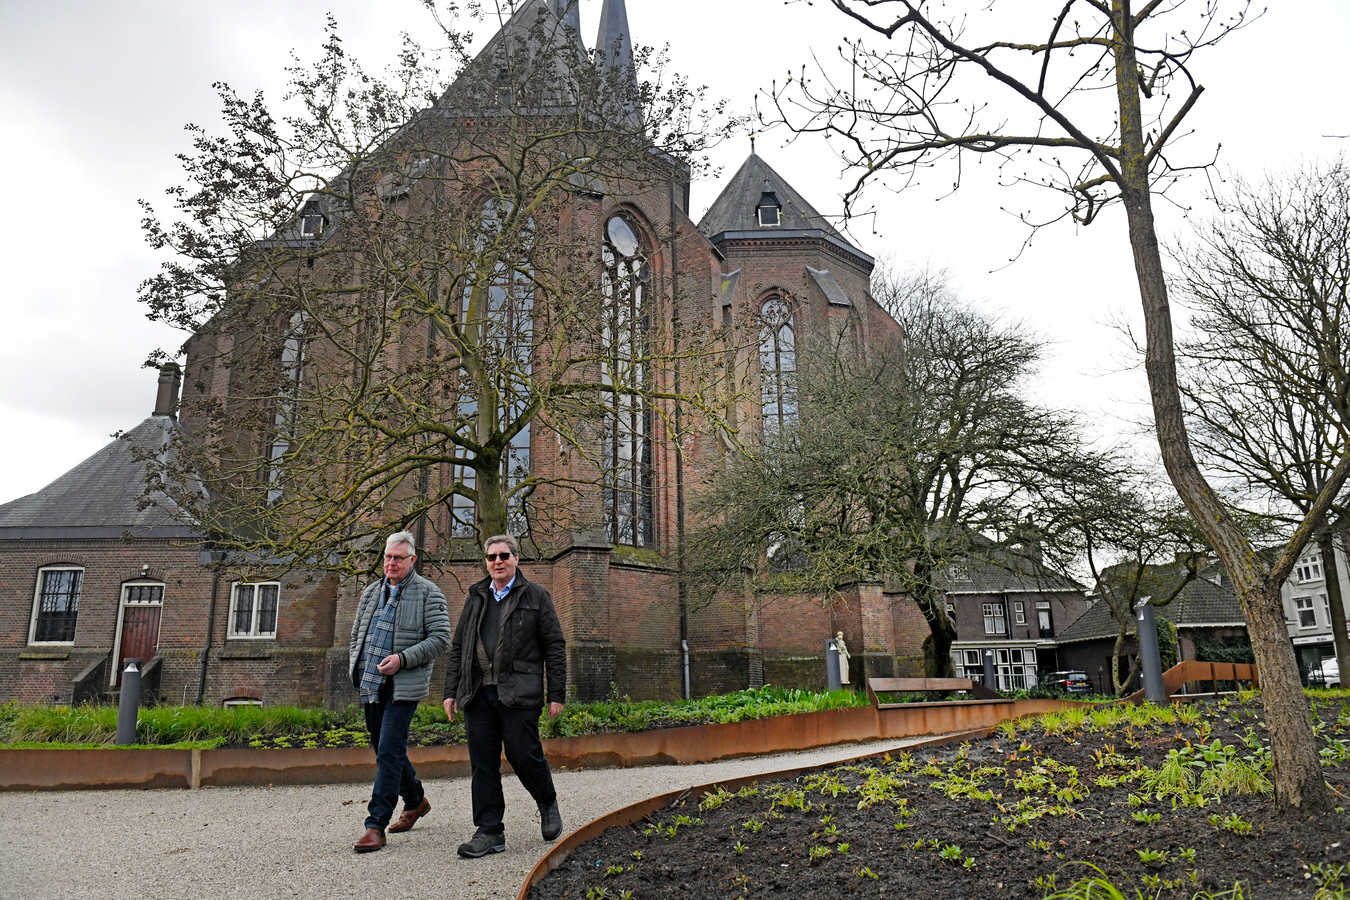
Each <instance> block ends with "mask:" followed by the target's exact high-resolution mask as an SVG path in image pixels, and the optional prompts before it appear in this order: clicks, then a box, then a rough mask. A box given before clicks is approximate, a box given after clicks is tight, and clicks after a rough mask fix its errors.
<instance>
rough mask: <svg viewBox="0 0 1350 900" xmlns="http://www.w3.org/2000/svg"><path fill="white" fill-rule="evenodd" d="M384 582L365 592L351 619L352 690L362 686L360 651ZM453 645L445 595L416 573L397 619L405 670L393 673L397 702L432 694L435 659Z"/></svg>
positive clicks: (411, 576) (404, 592) (396, 639)
mask: <svg viewBox="0 0 1350 900" xmlns="http://www.w3.org/2000/svg"><path fill="white" fill-rule="evenodd" d="M383 586H384V581H382V580H381V581H377V582H375V583H374V584H372V585H370V586H369V587H367V588H366V589H365V591H363V592H362V594H361V600H360V602H359V603H357V605H356V616H355V617H354V618H353V619H352V635H351V640H350V642H349V644H348V647H347V674H348V675H350V676H351V679H352V687H359V686H360V684H361V673H360V672H359V671H358V669H357V667H358V666H359V665H360V663H361V651H362V650H364V649H365V646H366V634H367V632H369V631H370V622H371V619H372V618H374V615H375V608H376V607H377V606H379V605H380V600H381V599H382V598H381V593H382V589H383ZM448 643H450V612H449V610H448V609H446V606H445V594H443V593H441V589H440V588H438V587H437V586H436V585H435V584H434V583H433V582H431V581H430V580H429V579H426V578H423V577H422V576H421V575H418V574H417V573H416V572H411V573H409V575H408V580H407V583H406V584H405V585H403V590H402V591H400V592H399V597H398V614H397V618H396V619H395V620H394V652H395V653H397V654H398V655H399V656H401V657H403V668H401V669H399V670H398V671H397V672H395V673H394V699H395V700H423V699H425V698H426V696H427V694H428V693H430V685H431V669H432V664H433V663H434V662H435V661H436V657H437V656H440V655H441V654H442V653H444V652H445V646H446V644H448Z"/></svg>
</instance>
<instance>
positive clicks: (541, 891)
mask: <svg viewBox="0 0 1350 900" xmlns="http://www.w3.org/2000/svg"><path fill="white" fill-rule="evenodd" d="M1309 698H1310V704H1311V708H1312V720H1313V725H1314V730H1315V734H1316V739H1317V741H1318V746H1319V749H1320V752H1321V759H1322V764H1323V769H1322V771H1323V772H1324V774H1325V776H1326V778H1327V782H1328V783H1329V785H1330V786H1331V788H1332V791H1333V792H1334V795H1335V796H1336V797H1337V798H1338V804H1340V805H1338V807H1337V808H1336V810H1335V811H1334V812H1333V813H1331V814H1328V815H1326V816H1323V817H1320V818H1317V819H1313V820H1299V819H1297V818H1287V817H1285V818H1282V817H1280V815H1279V814H1278V813H1277V812H1276V808H1275V805H1274V803H1273V800H1272V787H1271V782H1270V765H1271V762H1270V748H1269V737H1268V735H1267V733H1266V728H1265V724H1264V722H1263V721H1262V712H1261V707H1260V704H1259V701H1258V700H1257V699H1255V697H1254V695H1253V694H1252V693H1250V692H1248V693H1244V694H1239V695H1234V696H1231V697H1225V698H1221V699H1217V700H1212V701H1207V702H1197V703H1189V704H1177V705H1171V706H1157V705H1129V704H1119V705H1111V706H1105V705H1104V706H1099V707H1087V706H1084V707H1077V708H1074V709H1070V710H1066V711H1063V712H1059V713H1054V714H1048V715H1044V716H1040V717H1036V718H1033V719H1026V720H1021V721H1016V722H1012V721H1009V722H1005V723H1003V724H1002V725H1000V727H999V728H998V729H997V730H996V732H995V734H994V735H993V736H991V737H989V738H986V739H983V740H978V741H972V742H969V743H962V744H958V745H951V746H948V747H945V748H938V749H933V750H929V751H923V752H918V753H913V754H907V753H904V754H897V755H894V756H888V757H884V758H875V759H871V760H867V761H864V762H862V763H859V764H850V765H842V766H837V767H833V768H826V769H822V770H819V771H815V772H812V773H808V774H806V775H803V776H801V777H799V778H797V779H796V780H794V781H787V782H772V783H759V784H754V785H750V786H747V787H744V788H741V789H740V790H737V791H735V792H731V791H726V790H721V789H719V790H718V791H717V792H715V793H711V794H705V795H704V796H701V797H699V796H686V797H683V798H681V799H680V800H679V801H678V802H676V803H675V804H674V805H672V806H670V807H667V808H666V809H664V810H662V811H660V812H659V813H656V814H653V815H651V816H649V817H648V818H647V819H645V820H643V821H641V822H639V823H636V824H634V825H631V826H627V827H623V828H611V829H609V830H608V831H607V832H605V834H604V835H602V836H601V837H600V838H597V839H595V840H592V841H590V842H588V843H586V844H583V845H582V846H580V847H578V848H576V849H575V850H574V851H573V852H572V854H571V855H570V856H569V857H568V859H567V860H566V861H565V862H564V863H563V864H562V865H561V866H560V867H559V868H557V869H555V870H554V871H553V872H551V873H550V874H549V875H548V876H546V877H545V878H544V880H543V881H542V882H540V884H539V885H537V886H536V887H535V888H534V889H532V891H531V893H530V898H531V900H553V898H564V897H565V898H579V897H585V898H587V900H605V898H629V900H654V898H675V897H680V898H686V897H700V898H703V897H708V898H729V900H734V898H746V900H750V898H756V897H782V896H792V897H793V898H794V900H811V898H826V897H828V898H835V897H838V896H841V895H842V896H850V897H854V896H856V897H895V898H905V900H930V898H932V900H939V898H940V900H958V898H987V897H1032V898H1056V900H1059V898H1088V897H1093V898H1102V900H1109V898H1112V897H1122V898H1129V900H1144V898H1147V900H1171V898H1200V900H1207V898H1208V900H1217V898H1231V900H1259V898H1299V897H1301V898H1317V900H1331V898H1344V897H1346V896H1347V893H1348V892H1350V816H1347V813H1346V806H1348V805H1350V800H1348V799H1347V798H1350V693H1346V692H1326V691H1312V692H1309Z"/></svg>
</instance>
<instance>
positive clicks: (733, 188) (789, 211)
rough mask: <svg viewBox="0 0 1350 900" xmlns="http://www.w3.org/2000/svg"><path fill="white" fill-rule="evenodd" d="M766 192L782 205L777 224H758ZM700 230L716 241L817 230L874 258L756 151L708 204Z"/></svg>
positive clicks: (860, 253)
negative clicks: (841, 230) (709, 204)
mask: <svg viewBox="0 0 1350 900" xmlns="http://www.w3.org/2000/svg"><path fill="white" fill-rule="evenodd" d="M766 192H767V193H771V194H773V195H775V196H776V197H777V198H778V202H779V204H780V205H781V211H780V213H779V215H780V220H779V221H780V224H778V225H761V224H759V213H758V211H757V210H758V207H759V200H760V197H761V196H763V195H764V194H765V193H766ZM698 230H699V231H701V232H703V235H704V236H705V237H707V238H708V239H709V240H710V241H712V242H713V243H714V244H715V243H718V241H719V239H725V238H732V237H751V236H758V235H769V234H800V233H802V232H807V233H814V234H818V235H820V236H822V237H825V238H826V239H828V240H830V241H832V242H833V243H837V244H840V245H842V246H843V247H844V248H845V249H847V250H848V251H849V252H851V253H854V254H856V255H858V256H861V257H863V258H864V259H866V260H868V261H869V262H870V261H871V259H872V258H871V257H870V256H868V255H867V254H865V253H863V252H862V251H861V250H859V249H858V248H857V247H854V246H853V245H852V244H850V243H849V242H848V241H847V240H846V239H845V238H844V236H843V235H841V234H840V233H839V232H838V230H836V229H835V227H834V226H833V225H831V224H830V222H829V220H827V219H826V218H825V217H824V216H822V215H821V214H820V213H818V212H816V209H815V207H813V206H812V205H811V204H810V203H808V202H806V198H805V197H803V196H802V195H801V194H799V193H798V192H797V189H796V188H794V187H793V186H792V185H790V184H788V182H787V179H785V178H784V177H783V176H782V175H779V174H778V173H777V172H775V171H774V170H773V167H772V166H770V165H769V164H768V163H766V162H765V161H764V158H763V157H762V156H759V155H757V154H756V153H754V152H751V154H750V156H749V157H748V158H747V159H746V160H745V162H744V163H742V164H741V167H740V169H738V170H737V171H736V174H735V175H733V176H732V177H731V180H730V181H729V182H728V183H727V186H726V187H725V188H723V190H722V193H720V194H718V196H717V199H716V200H714V201H713V203H712V206H710V207H708V211H707V212H706V213H704V214H703V219H702V220H701V221H700V222H699V223H698Z"/></svg>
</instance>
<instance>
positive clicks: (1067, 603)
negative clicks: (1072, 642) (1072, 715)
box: [943, 553, 1088, 691]
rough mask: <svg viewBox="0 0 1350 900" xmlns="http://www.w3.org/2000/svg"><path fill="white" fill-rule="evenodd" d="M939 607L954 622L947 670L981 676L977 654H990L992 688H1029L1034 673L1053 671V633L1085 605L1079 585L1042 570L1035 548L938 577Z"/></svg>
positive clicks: (1056, 649) (1056, 660)
mask: <svg viewBox="0 0 1350 900" xmlns="http://www.w3.org/2000/svg"><path fill="white" fill-rule="evenodd" d="M943 597H944V599H945V601H946V604H947V613H948V615H950V616H952V618H953V619H954V621H955V622H956V635H957V639H956V641H954V642H953V643H952V668H953V670H954V672H955V674H956V676H957V677H958V678H974V679H977V680H978V679H981V678H983V673H984V654H985V652H986V651H992V652H993V654H994V671H995V674H996V676H997V678H998V690H1000V691H1018V690H1024V689H1027V688H1030V687H1034V686H1035V685H1036V683H1037V682H1038V680H1039V677H1038V676H1039V674H1041V673H1046V672H1054V671H1059V670H1060V669H1062V668H1064V666H1063V665H1062V664H1061V651H1060V632H1062V631H1063V630H1064V629H1065V628H1066V627H1068V626H1070V625H1071V624H1072V623H1074V622H1075V621H1078V620H1079V619H1080V618H1081V617H1082V616H1083V615H1084V614H1085V613H1086V612H1087V611H1088V598H1087V594H1086V593H1085V592H1084V590H1083V588H1082V586H1081V585H1079V584H1077V583H1076V582H1074V581H1071V580H1070V579H1068V578H1065V577H1063V576H1060V575H1057V574H1055V573H1053V572H1051V571H1049V570H1048V569H1047V568H1046V567H1045V566H1044V565H1042V564H1041V562H1040V560H1039V559H1038V558H1036V556H1035V554H1034V553H1033V554H1028V555H1012V556H1010V557H1008V559H1007V560H1006V562H1005V563H1004V564H1002V565H1000V564H996V563H993V562H987V561H976V560H971V561H969V562H967V563H965V564H961V565H957V566H953V567H952V568H951V569H949V570H948V572H947V575H946V577H945V578H944V580H943Z"/></svg>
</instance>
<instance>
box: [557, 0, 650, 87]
mask: <svg viewBox="0 0 1350 900" xmlns="http://www.w3.org/2000/svg"><path fill="white" fill-rule="evenodd" d="M559 2H566V0H559ZM631 34H632V33H631V32H630V31H629V30H628V8H627V7H626V6H625V5H624V2H623V0H605V5H604V6H602V7H601V8H600V34H599V35H597V36H596V39H595V49H596V50H597V51H598V52H599V53H600V59H601V60H602V63H601V64H602V66H603V68H604V70H605V71H609V70H610V69H611V68H615V67H617V66H623V67H626V68H627V69H628V71H629V72H632V71H633V41H632V37H631Z"/></svg>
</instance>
